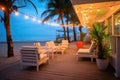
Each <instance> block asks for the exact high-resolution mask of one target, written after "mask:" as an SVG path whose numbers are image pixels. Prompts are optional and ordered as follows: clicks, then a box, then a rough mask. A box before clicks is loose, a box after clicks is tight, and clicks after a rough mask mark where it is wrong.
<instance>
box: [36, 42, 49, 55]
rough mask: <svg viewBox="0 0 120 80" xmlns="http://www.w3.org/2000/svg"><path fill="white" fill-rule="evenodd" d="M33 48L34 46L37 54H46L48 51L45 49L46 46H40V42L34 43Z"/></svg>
mask: <svg viewBox="0 0 120 80" xmlns="http://www.w3.org/2000/svg"><path fill="white" fill-rule="evenodd" d="M34 46H36V47H37V48H38V52H39V53H46V52H47V51H48V50H47V47H46V46H41V44H40V42H35V43H34Z"/></svg>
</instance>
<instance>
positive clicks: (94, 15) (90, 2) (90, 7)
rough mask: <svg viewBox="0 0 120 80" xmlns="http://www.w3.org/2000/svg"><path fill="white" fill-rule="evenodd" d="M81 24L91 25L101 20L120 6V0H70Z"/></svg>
mask: <svg viewBox="0 0 120 80" xmlns="http://www.w3.org/2000/svg"><path fill="white" fill-rule="evenodd" d="M71 2H72V4H73V7H74V9H75V12H76V14H77V16H78V18H79V20H80V22H81V25H84V26H88V27H91V26H92V24H93V23H94V22H102V21H104V20H105V19H106V18H108V17H110V16H111V15H112V14H113V13H114V12H115V11H116V10H118V9H119V8H120V0H119V1H118V0H106V1H105V0H84V1H83V0H71Z"/></svg>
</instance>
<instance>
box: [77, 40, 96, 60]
mask: <svg viewBox="0 0 120 80" xmlns="http://www.w3.org/2000/svg"><path fill="white" fill-rule="evenodd" d="M94 48H95V46H94V43H93V42H91V44H90V47H89V48H88V49H84V48H80V49H79V50H78V51H77V53H76V55H77V57H78V59H79V57H88V58H91V62H93V58H96V55H95V52H94Z"/></svg>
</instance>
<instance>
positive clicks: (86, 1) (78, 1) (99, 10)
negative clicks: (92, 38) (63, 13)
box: [71, 0, 120, 77]
mask: <svg viewBox="0 0 120 80" xmlns="http://www.w3.org/2000/svg"><path fill="white" fill-rule="evenodd" d="M71 2H72V4H73V7H74V9H75V12H76V14H77V16H78V18H79V20H80V23H81V25H83V26H87V27H88V28H91V26H92V25H93V23H94V22H103V23H104V25H105V26H108V30H107V31H108V32H109V33H110V34H111V45H112V59H111V61H110V63H111V65H112V66H113V67H114V69H115V76H116V77H120V62H119V61H120V47H119V46H120V1H119V0H71Z"/></svg>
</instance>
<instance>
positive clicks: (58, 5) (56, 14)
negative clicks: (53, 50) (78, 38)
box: [41, 0, 67, 39]
mask: <svg viewBox="0 0 120 80" xmlns="http://www.w3.org/2000/svg"><path fill="white" fill-rule="evenodd" d="M66 1H67V0H49V1H48V4H47V9H46V10H45V11H44V12H43V13H42V14H41V17H44V19H43V21H42V22H43V23H44V22H45V21H48V20H49V19H54V20H55V21H56V20H57V21H61V23H62V27H63V30H64V39H66V29H65V26H64V18H63V15H64V12H65V7H66V5H65V3H66Z"/></svg>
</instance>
